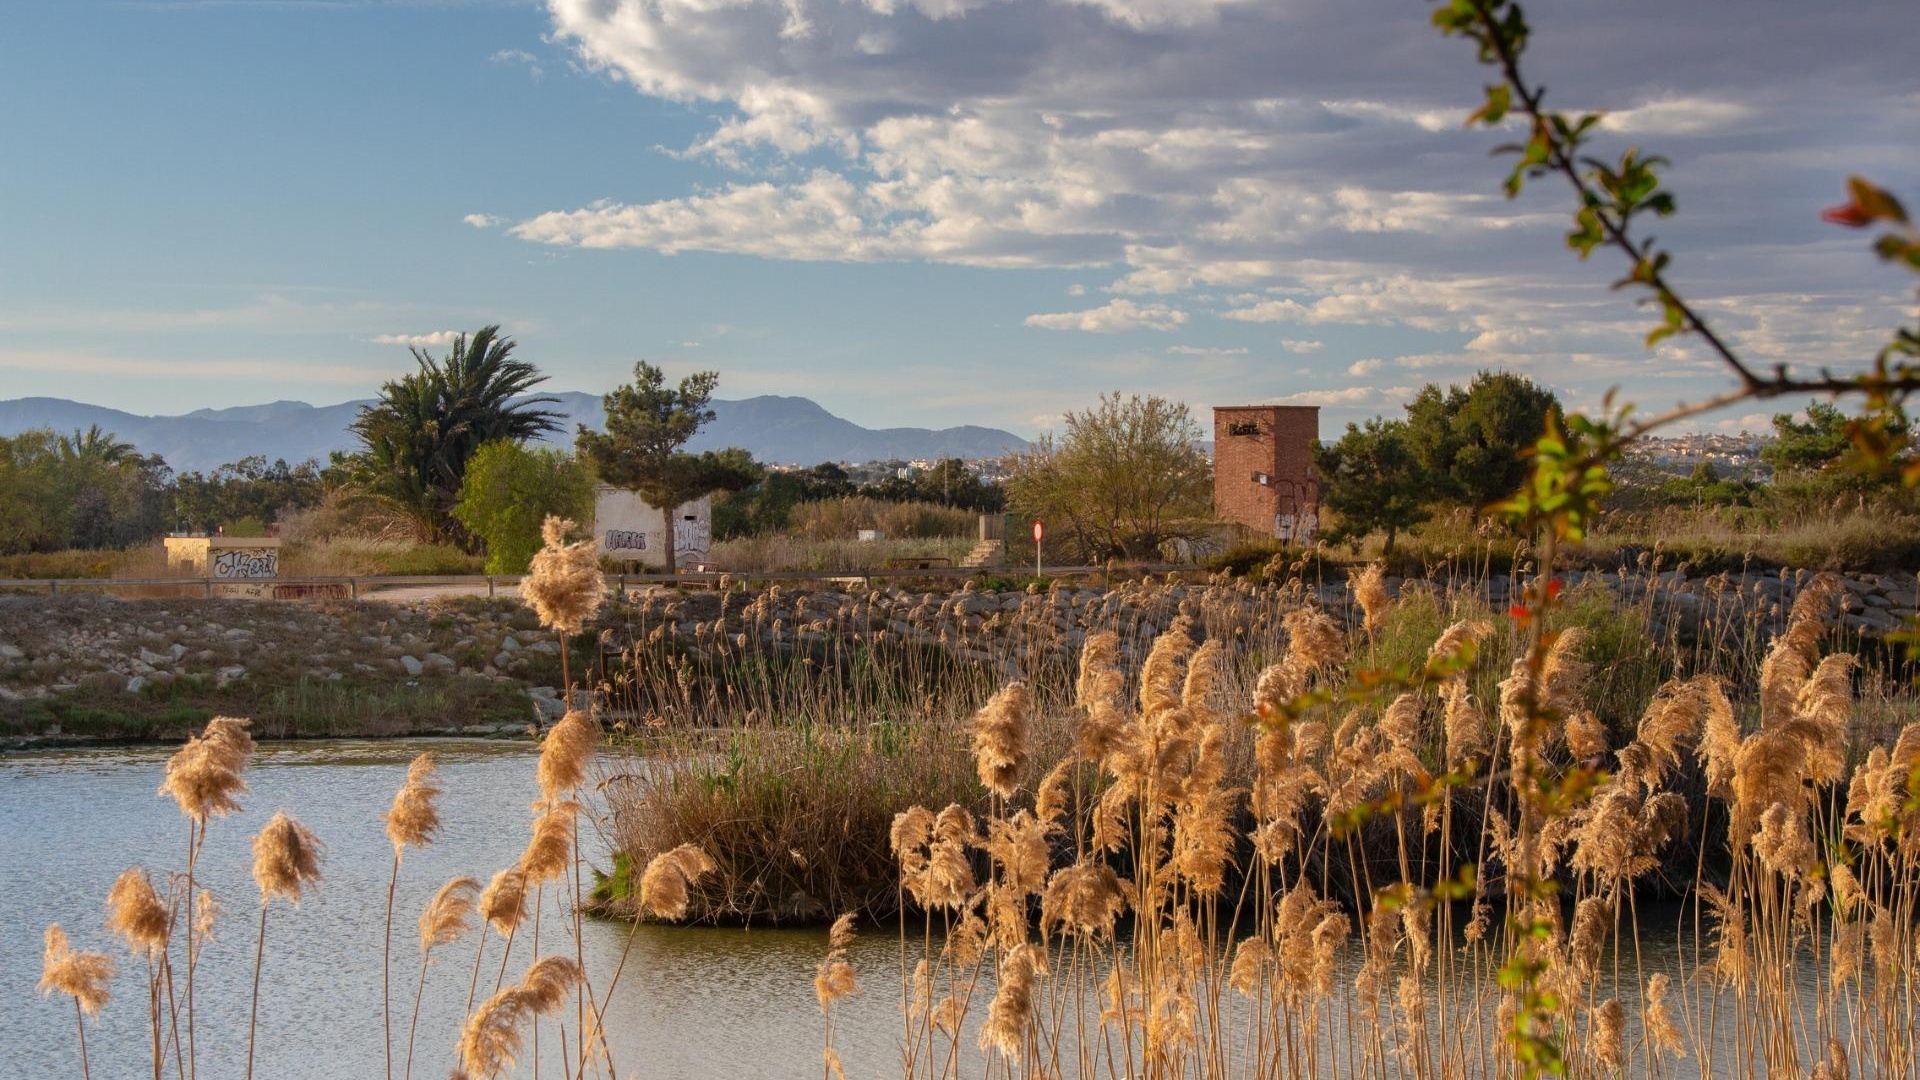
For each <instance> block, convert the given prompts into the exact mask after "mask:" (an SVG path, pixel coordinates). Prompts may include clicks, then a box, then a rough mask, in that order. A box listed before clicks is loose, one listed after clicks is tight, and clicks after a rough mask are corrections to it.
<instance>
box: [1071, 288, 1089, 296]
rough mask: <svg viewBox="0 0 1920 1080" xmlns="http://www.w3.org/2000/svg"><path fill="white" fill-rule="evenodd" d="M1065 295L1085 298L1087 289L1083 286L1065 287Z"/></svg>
mask: <svg viewBox="0 0 1920 1080" xmlns="http://www.w3.org/2000/svg"><path fill="white" fill-rule="evenodd" d="M1067 295H1068V296H1085V295H1087V287H1086V286H1085V285H1069V286H1067Z"/></svg>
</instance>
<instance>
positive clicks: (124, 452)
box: [60, 424, 140, 465]
mask: <svg viewBox="0 0 1920 1080" xmlns="http://www.w3.org/2000/svg"><path fill="white" fill-rule="evenodd" d="M60 456H61V457H63V458H66V459H67V460H69V461H87V462H96V463H98V464H101V465H124V464H126V463H127V462H129V461H133V460H135V459H137V458H138V457H139V456H140V455H139V452H138V451H137V450H135V449H134V446H133V444H132V443H128V442H121V441H120V438H119V436H117V435H115V434H114V433H113V432H111V431H104V430H102V429H101V427H100V425H99V424H90V425H88V427H87V430H85V431H80V430H78V429H76V430H75V431H74V433H73V434H71V435H62V436H60Z"/></svg>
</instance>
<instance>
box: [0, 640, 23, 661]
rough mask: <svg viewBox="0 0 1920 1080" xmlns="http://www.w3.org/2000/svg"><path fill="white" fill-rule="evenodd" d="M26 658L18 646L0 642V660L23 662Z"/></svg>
mask: <svg viewBox="0 0 1920 1080" xmlns="http://www.w3.org/2000/svg"><path fill="white" fill-rule="evenodd" d="M26 658H27V654H26V653H24V652H22V651H21V650H20V647H19V646H17V645H9V644H7V643H6V642H3V641H0V660H25V659H26Z"/></svg>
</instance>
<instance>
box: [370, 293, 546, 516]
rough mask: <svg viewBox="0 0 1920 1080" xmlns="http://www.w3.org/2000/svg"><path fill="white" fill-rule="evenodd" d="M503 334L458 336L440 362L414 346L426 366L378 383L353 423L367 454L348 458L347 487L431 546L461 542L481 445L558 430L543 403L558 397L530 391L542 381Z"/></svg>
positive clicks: (485, 331)
mask: <svg viewBox="0 0 1920 1080" xmlns="http://www.w3.org/2000/svg"><path fill="white" fill-rule="evenodd" d="M499 333H500V328H499V327H498V326H487V327H482V328H481V329H480V330H478V331H476V332H475V333H474V334H473V336H472V337H468V336H467V335H465V334H461V335H460V336H458V337H456V338H455V339H454V342H453V348H452V349H451V350H450V351H449V352H448V353H447V355H446V356H445V357H444V358H443V359H437V360H436V359H435V358H434V357H433V356H431V355H429V354H428V353H427V352H426V351H425V350H423V349H418V348H416V349H414V350H413V358H414V361H415V363H417V364H418V365H419V366H420V370H418V371H416V372H414V373H412V374H410V375H407V376H405V377H403V378H400V379H396V380H394V381H392V382H389V383H387V384H386V385H385V386H382V387H381V388H380V399H379V400H378V401H377V402H375V403H374V404H372V405H369V406H367V407H366V408H364V409H362V410H361V411H360V415H359V417H358V418H357V419H355V420H354V422H353V425H352V430H353V432H354V434H355V435H358V436H359V437H360V442H361V450H360V451H359V452H358V453H356V454H355V455H353V457H352V458H351V459H350V461H349V468H348V475H349V477H350V480H351V483H352V484H353V486H354V487H355V489H357V490H358V491H359V492H360V493H361V494H363V495H366V496H368V497H371V498H374V499H377V500H379V501H380V502H381V503H382V504H384V505H386V506H388V507H389V508H391V509H392V510H393V511H395V512H396V513H397V514H399V515H400V516H402V517H403V518H405V519H406V520H407V521H409V522H410V523H412V525H413V528H414V531H415V533H416V534H417V535H418V536H419V537H420V539H422V540H425V541H428V542H430V543H438V542H440V541H443V540H447V539H456V540H464V539H465V537H463V536H461V535H460V530H459V529H458V523H457V522H455V521H454V519H453V517H452V511H453V506H454V503H455V502H456V501H457V500H458V498H459V494H460V485H461V483H462V481H464V480H465V478H466V471H467V463H468V462H469V461H471V460H472V458H473V455H474V454H475V453H476V452H477V451H478V450H479V449H480V447H481V446H483V445H485V444H486V443H489V442H493V441H495V440H498V439H508V440H512V441H515V442H523V441H525V440H527V439H532V438H535V437H537V436H540V435H544V434H546V433H548V432H553V431H558V430H560V424H559V420H560V414H559V413H555V412H550V411H547V410H545V409H541V408H539V407H538V406H540V405H543V404H554V403H556V402H557V401H558V399H556V398H551V397H534V398H527V397H524V395H525V394H527V392H528V391H530V390H531V389H532V388H533V387H535V386H538V385H539V384H540V383H543V382H545V381H546V377H545V376H543V375H541V374H540V373H539V370H538V369H537V368H535V367H534V366H533V365H532V364H530V363H527V362H526V361H524V360H516V359H514V358H513V355H512V354H513V349H514V343H513V341H512V339H510V338H504V337H501V336H499ZM516 399H519V400H516Z"/></svg>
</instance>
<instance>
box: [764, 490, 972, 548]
mask: <svg viewBox="0 0 1920 1080" xmlns="http://www.w3.org/2000/svg"><path fill="white" fill-rule="evenodd" d="M792 521H793V534H794V535H795V536H798V537H801V538H802V539H806V540H853V539H856V538H857V537H858V536H859V535H860V530H862V529H878V530H879V531H880V535H881V536H883V537H886V538H888V539H902V540H905V539H914V540H928V539H934V538H937V537H964V536H972V535H974V534H975V532H976V530H977V529H978V527H979V525H978V522H979V517H978V516H977V515H976V514H974V513H972V512H971V511H968V510H959V509H955V508H954V507H950V506H941V505H940V504H938V503H920V502H905V503H896V502H883V501H881V500H879V499H875V498H872V497H870V496H866V495H849V496H847V497H845V498H839V499H822V500H819V501H817V502H809V503H801V504H800V505H798V506H796V507H794V508H793V517H792Z"/></svg>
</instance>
